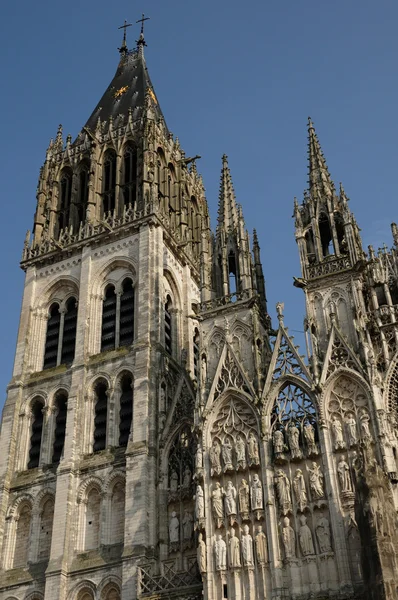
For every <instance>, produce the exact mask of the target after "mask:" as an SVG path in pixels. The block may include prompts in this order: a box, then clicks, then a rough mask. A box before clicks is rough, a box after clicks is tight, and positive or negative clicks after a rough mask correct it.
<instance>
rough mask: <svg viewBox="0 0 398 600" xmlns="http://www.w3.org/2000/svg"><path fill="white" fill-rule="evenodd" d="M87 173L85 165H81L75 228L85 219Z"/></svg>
mask: <svg viewBox="0 0 398 600" xmlns="http://www.w3.org/2000/svg"><path fill="white" fill-rule="evenodd" d="M88 172H89V168H88V166H87V165H85V164H84V165H82V166H81V168H80V171H79V187H78V193H77V202H76V217H77V226H78V224H79V223H81V222H82V221H85V219H86V209H87V202H88Z"/></svg>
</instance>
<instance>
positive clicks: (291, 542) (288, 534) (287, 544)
mask: <svg viewBox="0 0 398 600" xmlns="http://www.w3.org/2000/svg"><path fill="white" fill-rule="evenodd" d="M282 523H283V527H282V541H283V547H284V548H285V556H286V558H296V534H295V533H294V529H293V527H292V526H291V525H290V519H289V517H285V518H284V519H283V521H282Z"/></svg>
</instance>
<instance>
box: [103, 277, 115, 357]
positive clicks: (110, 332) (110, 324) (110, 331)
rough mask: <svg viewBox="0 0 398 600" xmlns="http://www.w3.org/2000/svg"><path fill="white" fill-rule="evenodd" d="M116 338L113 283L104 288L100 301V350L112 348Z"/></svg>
mask: <svg viewBox="0 0 398 600" xmlns="http://www.w3.org/2000/svg"><path fill="white" fill-rule="evenodd" d="M115 340H116V290H115V286H114V285H108V286H107V287H106V289H105V297H104V300H103V303H102V331H101V352H104V351H105V350H114V348H115Z"/></svg>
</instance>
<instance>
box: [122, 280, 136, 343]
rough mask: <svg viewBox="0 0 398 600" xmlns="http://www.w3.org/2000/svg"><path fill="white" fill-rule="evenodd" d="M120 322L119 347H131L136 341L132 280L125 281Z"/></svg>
mask: <svg viewBox="0 0 398 600" xmlns="http://www.w3.org/2000/svg"><path fill="white" fill-rule="evenodd" d="M119 322H120V339H119V346H129V345H130V344H132V343H133V340H134V288H133V282H132V281H131V279H125V280H124V281H123V293H122V295H121V296H120V321H119Z"/></svg>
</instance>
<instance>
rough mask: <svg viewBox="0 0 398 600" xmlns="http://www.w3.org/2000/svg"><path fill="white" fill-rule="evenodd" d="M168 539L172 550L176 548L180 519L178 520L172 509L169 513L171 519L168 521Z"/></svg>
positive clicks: (177, 545)
mask: <svg viewBox="0 0 398 600" xmlns="http://www.w3.org/2000/svg"><path fill="white" fill-rule="evenodd" d="M169 539H170V546H171V549H172V550H174V551H175V550H178V548H179V541H180V521H179V520H178V517H177V513H176V512H175V511H173V512H172V513H171V519H170V523H169Z"/></svg>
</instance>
